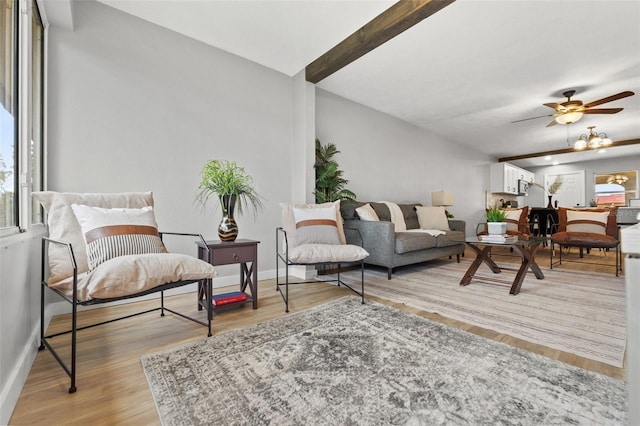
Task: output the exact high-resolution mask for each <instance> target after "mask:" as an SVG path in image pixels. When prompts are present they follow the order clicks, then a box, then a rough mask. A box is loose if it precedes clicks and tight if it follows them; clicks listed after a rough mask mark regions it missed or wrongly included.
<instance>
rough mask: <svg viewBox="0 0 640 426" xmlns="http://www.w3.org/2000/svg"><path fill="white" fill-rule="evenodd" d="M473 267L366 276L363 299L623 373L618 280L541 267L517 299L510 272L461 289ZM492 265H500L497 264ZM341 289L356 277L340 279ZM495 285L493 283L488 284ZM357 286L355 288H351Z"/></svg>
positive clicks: (423, 267) (441, 265) (443, 263)
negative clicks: (384, 301) (494, 333)
mask: <svg viewBox="0 0 640 426" xmlns="http://www.w3.org/2000/svg"><path fill="white" fill-rule="evenodd" d="M471 261H472V259H469V258H466V257H465V258H462V259H461V262H460V263H456V262H455V260H453V261H451V260H438V261H433V262H426V263H423V264H419V265H415V266H411V267H405V268H399V269H397V271H396V272H394V274H393V278H392V280H391V281H389V280H387V272H386V270H384V269H374V268H368V269H367V270H366V271H365V291H366V294H367V295H373V296H377V297H381V298H383V299H387V300H391V301H393V302H398V303H404V304H406V305H408V306H412V307H414V308H418V309H421V310H424V311H427V312H436V313H439V314H441V315H442V316H445V317H447V318H451V319H455V320H459V321H463V322H465V323H468V324H473V325H477V326H479V327H482V328H486V329H489V330H494V331H497V332H499V333H504V334H508V335H510V336H514V337H518V338H520V339H523V340H526V341H529V342H534V343H538V344H541V345H544V346H548V347H551V348H554V349H559V350H561V351H564V352H569V353H572V354H576V355H579V356H582V357H585V358H588V359H593V360H596V361H600V362H604V363H606V364H609V365H613V366H615V367H622V365H623V359H624V351H625V345H626V304H625V303H626V302H625V287H624V278H623V277H620V278H616V277H615V276H614V275H613V274H609V275H606V274H598V273H588V272H582V271H569V270H566V269H553V270H550V269H549V268H545V267H541V268H542V271H543V273H544V275H545V278H544V279H543V280H538V279H536V277H535V276H534V275H533V274H532V273H528V274H527V276H526V278H525V281H524V283H523V285H522V289H521V290H520V293H519V294H518V295H516V296H513V295H510V294H509V289H510V287H511V282H512V280H513V278H514V276H515V271H504V272H502V273H501V274H498V275H496V274H493V272H491V270H490V269H489V268H488V267H487V266H486V265H484V264H483V265H482V266H481V267H480V269H478V272H477V275H478V276H477V277H474V278H473V280H472V281H471V283H470V284H469V285H467V286H460V285H459V283H460V279H461V278H462V277H463V276H464V273H465V272H466V270H467V268H468V267H469V265H470V264H471ZM498 264H499V265H503V263H501V262H498ZM345 275H346V277H347V282H355V281H356V280H359V279H360V278H359V272H357V273H356V272H349V273H347V274H345ZM496 279H500V280H501V281H500V282H495V280H496ZM358 282H359V281H358Z"/></svg>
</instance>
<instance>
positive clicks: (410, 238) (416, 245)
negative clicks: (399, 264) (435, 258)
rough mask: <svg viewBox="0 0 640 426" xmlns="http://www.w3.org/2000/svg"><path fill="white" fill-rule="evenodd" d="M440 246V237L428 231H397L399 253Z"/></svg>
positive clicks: (397, 249) (397, 251)
mask: <svg viewBox="0 0 640 426" xmlns="http://www.w3.org/2000/svg"><path fill="white" fill-rule="evenodd" d="M437 246H438V239H437V238H436V237H434V236H432V235H429V234H427V233H426V232H396V246H395V247H394V249H395V252H396V253H397V254H402V253H408V252H411V251H416V250H424V249H428V248H434V247H437Z"/></svg>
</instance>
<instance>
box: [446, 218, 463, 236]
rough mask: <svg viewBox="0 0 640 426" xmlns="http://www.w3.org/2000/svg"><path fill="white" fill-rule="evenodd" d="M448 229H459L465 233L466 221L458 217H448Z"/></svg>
mask: <svg viewBox="0 0 640 426" xmlns="http://www.w3.org/2000/svg"><path fill="white" fill-rule="evenodd" d="M449 229H451V230H452V231H461V232H464V233H465V234H466V230H467V223H466V222H465V221H464V220H460V219H449Z"/></svg>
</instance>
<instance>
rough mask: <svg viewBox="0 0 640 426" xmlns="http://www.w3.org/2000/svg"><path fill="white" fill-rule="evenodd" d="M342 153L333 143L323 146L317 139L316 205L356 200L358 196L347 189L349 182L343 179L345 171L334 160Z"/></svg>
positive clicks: (315, 166) (315, 165)
mask: <svg viewBox="0 0 640 426" xmlns="http://www.w3.org/2000/svg"><path fill="white" fill-rule="evenodd" d="M338 153H340V151H338V148H336V146H335V145H334V144H332V143H328V144H326V145H322V143H320V140H319V139H316V162H315V164H314V166H313V167H314V168H315V169H316V190H315V196H316V203H326V202H331V201H337V200H355V199H356V194H354V193H353V192H351V191H349V190H348V189H347V188H345V187H346V185H347V183H349V181H348V180H346V179H345V178H343V177H342V174H343V171H342V170H340V169H339V168H338V162H337V161H336V160H335V159H334V157H335V155H336V154H338Z"/></svg>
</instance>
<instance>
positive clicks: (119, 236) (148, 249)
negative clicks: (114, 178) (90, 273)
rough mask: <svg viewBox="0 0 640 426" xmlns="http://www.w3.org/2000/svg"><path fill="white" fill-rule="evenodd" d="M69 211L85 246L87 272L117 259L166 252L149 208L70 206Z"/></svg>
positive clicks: (151, 210) (151, 208) (151, 209)
mask: <svg viewBox="0 0 640 426" xmlns="http://www.w3.org/2000/svg"><path fill="white" fill-rule="evenodd" d="M71 209H72V210H73V213H74V214H75V216H76V219H77V220H78V223H79V224H80V229H81V230H82V234H83V236H84V240H85V244H86V246H87V261H88V264H89V270H93V269H95V268H97V267H98V265H100V264H101V263H102V262H105V261H107V260H109V259H113V258H114V257H118V256H125V255H131V254H148V253H166V251H167V250H166V249H165V247H164V244H162V240H161V239H160V236H159V235H158V226H157V224H156V220H155V217H154V215H153V207H151V206H147V207H143V208H140V209H129V208H111V209H109V208H102V207H91V206H86V205H82V204H72V205H71Z"/></svg>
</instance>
